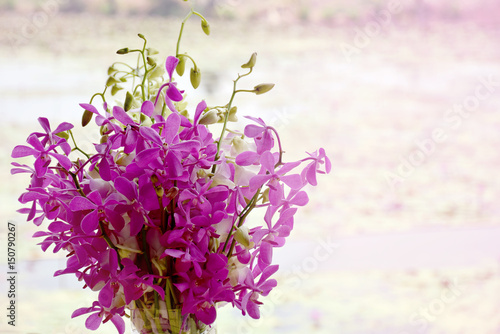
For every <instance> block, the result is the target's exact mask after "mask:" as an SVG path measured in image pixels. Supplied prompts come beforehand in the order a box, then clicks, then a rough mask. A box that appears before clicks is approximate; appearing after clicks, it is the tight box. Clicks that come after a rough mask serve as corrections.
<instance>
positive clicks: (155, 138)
mask: <svg viewBox="0 0 500 334" xmlns="http://www.w3.org/2000/svg"><path fill="white" fill-rule="evenodd" d="M139 133H140V134H141V136H143V137H144V138H145V139H147V140H150V141H152V142H153V143H155V144H157V145H158V146H161V145H163V142H162V140H161V137H160V135H159V134H158V132H156V131H155V130H153V129H151V128H148V127H146V126H141V128H140V130H139Z"/></svg>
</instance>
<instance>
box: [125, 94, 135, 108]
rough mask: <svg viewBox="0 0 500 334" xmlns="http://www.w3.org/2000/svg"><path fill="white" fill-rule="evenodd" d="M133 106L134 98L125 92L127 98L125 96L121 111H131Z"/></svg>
mask: <svg viewBox="0 0 500 334" xmlns="http://www.w3.org/2000/svg"><path fill="white" fill-rule="evenodd" d="M133 104H134V96H133V95H132V93H130V92H127V96H125V103H124V104H123V109H125V111H129V110H130V109H132V105H133Z"/></svg>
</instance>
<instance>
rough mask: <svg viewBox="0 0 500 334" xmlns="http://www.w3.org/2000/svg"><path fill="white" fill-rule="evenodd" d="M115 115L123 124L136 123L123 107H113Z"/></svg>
mask: <svg viewBox="0 0 500 334" xmlns="http://www.w3.org/2000/svg"><path fill="white" fill-rule="evenodd" d="M113 116H114V117H115V118H116V119H117V120H118V121H119V122H120V123H122V124H123V125H128V124H135V122H134V120H133V119H132V117H130V116H129V115H128V114H127V113H126V112H125V110H124V109H123V108H122V107H119V106H115V107H113Z"/></svg>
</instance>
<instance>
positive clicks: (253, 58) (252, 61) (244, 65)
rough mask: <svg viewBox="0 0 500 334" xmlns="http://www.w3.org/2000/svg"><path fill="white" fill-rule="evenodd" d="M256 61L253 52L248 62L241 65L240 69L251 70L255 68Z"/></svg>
mask: <svg viewBox="0 0 500 334" xmlns="http://www.w3.org/2000/svg"><path fill="white" fill-rule="evenodd" d="M256 61H257V52H254V53H252V55H251V56H250V60H248V61H247V62H246V63H245V64H243V65H241V67H242V68H252V67H254V66H255V62H256Z"/></svg>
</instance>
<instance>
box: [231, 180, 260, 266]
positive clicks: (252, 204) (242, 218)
mask: <svg viewBox="0 0 500 334" xmlns="http://www.w3.org/2000/svg"><path fill="white" fill-rule="evenodd" d="M261 189H262V186H261V187H260V188H259V189H257V191H256V192H255V194H254V195H253V197H252V199H251V200H250V202H248V204H247V205H246V206H245V208H243V210H242V211H241V212H240V213H239V214H238V224H237V226H236V227H241V225H243V222H244V221H245V218H246V217H247V216H248V214H249V213H250V211H252V209H253V208H254V207H255V203H257V197H258V196H259V194H260V190H261ZM233 230H234V224H232V225H231V229H230V230H229V233H228V235H227V238H226V242H225V243H224V247H222V253H224V251H225V250H226V246H227V243H228V242H229V238H231V234H232V233H233ZM233 247H234V239H233V241H232V243H231V247H230V248H229V251H228V258H229V254H231V253H232V250H233Z"/></svg>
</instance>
